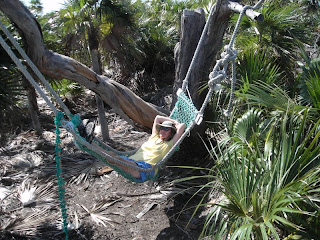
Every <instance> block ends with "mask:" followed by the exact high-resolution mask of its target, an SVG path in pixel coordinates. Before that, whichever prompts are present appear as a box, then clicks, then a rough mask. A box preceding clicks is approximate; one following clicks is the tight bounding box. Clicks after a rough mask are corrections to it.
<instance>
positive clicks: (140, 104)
mask: <svg viewBox="0 0 320 240" xmlns="http://www.w3.org/2000/svg"><path fill="white" fill-rule="evenodd" d="M0 10H1V11H2V12H3V13H4V14H5V15H6V16H7V17H8V18H9V19H10V20H11V21H12V22H13V23H14V24H15V26H16V27H17V28H18V29H19V30H20V31H19V32H21V36H22V38H23V39H24V43H25V44H26V46H27V47H26V49H28V51H27V54H28V56H29V57H30V58H31V60H32V61H33V63H34V64H35V65H36V66H37V67H38V69H39V70H40V71H41V72H42V73H43V74H46V75H48V76H50V77H52V78H55V79H63V78H65V79H69V80H71V81H75V82H78V83H79V84H81V85H84V86H85V87H87V88H88V89H91V90H92V91H93V92H95V93H97V94H98V95H99V96H100V97H101V98H102V100H103V101H104V102H106V103H107V104H108V105H109V106H110V107H111V108H113V110H114V111H115V112H116V113H118V114H119V115H120V116H121V117H122V118H123V119H124V120H126V121H127V122H128V123H130V124H131V125H135V123H138V124H139V125H142V126H144V127H147V128H151V127H152V124H153V120H154V118H155V116H156V115H157V114H162V113H161V110H160V108H157V107H155V106H153V105H151V104H149V103H147V102H145V101H143V100H142V99H141V98H140V97H138V96H137V95H135V94H134V93H133V92H132V91H130V90H129V89H128V88H127V87H125V86H123V85H121V84H119V83H117V82H115V81H112V80H111V79H109V78H107V77H106V76H102V75H98V74H96V73H95V72H93V71H92V70H91V69H89V68H88V67H86V66H85V65H83V64H81V63H79V62H77V61H75V60H74V59H72V58H69V57H67V56H64V55H61V54H58V53H55V52H52V51H50V50H48V49H47V48H46V47H45V45H44V42H43V37H42V32H41V29H40V27H39V23H38V22H37V20H36V19H35V18H34V16H33V15H32V14H31V12H30V11H29V10H28V9H27V8H26V7H25V6H24V5H23V4H22V3H21V2H20V1H18V0H0Z"/></svg>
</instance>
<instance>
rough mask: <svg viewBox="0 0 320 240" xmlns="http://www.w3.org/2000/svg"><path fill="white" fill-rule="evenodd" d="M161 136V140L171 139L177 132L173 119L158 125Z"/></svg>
mask: <svg viewBox="0 0 320 240" xmlns="http://www.w3.org/2000/svg"><path fill="white" fill-rule="evenodd" d="M157 129H158V133H159V137H160V139H161V140H164V141H170V140H171V139H172V138H173V136H174V135H175V134H176V127H175V125H174V123H173V122H171V121H164V122H163V123H160V124H158V125H157Z"/></svg>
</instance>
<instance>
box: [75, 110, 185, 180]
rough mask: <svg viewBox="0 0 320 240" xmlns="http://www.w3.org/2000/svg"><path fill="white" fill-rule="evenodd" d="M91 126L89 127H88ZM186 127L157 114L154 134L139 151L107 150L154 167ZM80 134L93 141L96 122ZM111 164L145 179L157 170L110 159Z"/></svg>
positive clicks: (130, 162)
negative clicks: (126, 155)
mask: <svg viewBox="0 0 320 240" xmlns="http://www.w3.org/2000/svg"><path fill="white" fill-rule="evenodd" d="M88 128H89V129H88ZM184 129H185V124H184V123H179V122H177V121H175V120H172V119H170V118H168V117H164V116H159V115H158V116H156V117H155V119H154V122H153V127H152V134H151V136H150V138H149V139H148V140H147V141H146V142H145V143H143V144H142V146H141V147H140V148H139V149H138V151H137V152H136V153H135V154H133V155H131V156H129V157H125V156H118V155H117V154H115V153H114V152H111V151H105V152H106V153H107V154H109V155H111V156H112V157H114V158H117V159H119V160H121V161H123V162H126V163H128V164H130V165H138V166H139V167H140V168H145V169H148V168H152V166H153V165H155V164H156V163H157V162H159V161H160V160H161V159H162V158H163V157H164V156H165V155H166V154H167V153H168V152H169V151H170V149H171V148H172V147H173V146H174V144H175V143H176V142H177V141H178V139H179V138H180V137H181V135H182V134H183V132H184ZM79 132H80V135H82V136H84V137H85V138H86V139H87V140H88V141H92V139H93V132H94V124H93V123H92V125H91V128H90V126H86V131H81V130H80V129H79ZM108 161H109V162H110V163H111V164H116V165H117V166H118V167H120V168H121V169H122V170H123V171H125V172H127V173H129V174H130V175H131V176H133V177H135V178H137V179H139V180H141V181H145V180H146V179H147V178H149V177H152V176H153V175H154V174H155V172H154V171H150V172H143V171H139V170H137V169H134V168H130V166H125V165H122V164H119V163H118V162H116V161H114V160H112V159H111V158H110V159H108Z"/></svg>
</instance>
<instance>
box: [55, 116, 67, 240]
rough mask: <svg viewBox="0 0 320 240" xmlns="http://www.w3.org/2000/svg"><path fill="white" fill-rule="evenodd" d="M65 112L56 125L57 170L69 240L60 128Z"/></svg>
mask: <svg viewBox="0 0 320 240" xmlns="http://www.w3.org/2000/svg"><path fill="white" fill-rule="evenodd" d="M63 116H64V114H63V112H60V111H58V113H57V115H56V117H55V119H54V123H55V125H56V147H55V150H56V156H55V160H56V168H57V174H56V175H57V179H58V194H59V200H60V209H61V215H62V219H63V231H64V233H65V235H66V240H68V223H67V208H66V201H65V191H66V190H65V188H64V186H65V182H64V180H63V178H62V168H61V151H62V148H61V147H60V143H61V139H60V129H59V128H60V127H61V120H62V118H63Z"/></svg>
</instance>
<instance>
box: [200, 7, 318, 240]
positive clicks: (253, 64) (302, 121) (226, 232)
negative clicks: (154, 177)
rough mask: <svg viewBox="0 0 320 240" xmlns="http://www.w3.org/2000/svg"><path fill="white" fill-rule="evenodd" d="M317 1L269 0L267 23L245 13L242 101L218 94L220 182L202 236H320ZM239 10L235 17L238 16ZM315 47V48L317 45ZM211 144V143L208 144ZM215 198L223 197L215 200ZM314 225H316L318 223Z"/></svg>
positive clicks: (215, 128) (240, 43) (214, 151)
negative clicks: (229, 103) (229, 105)
mask: <svg viewBox="0 0 320 240" xmlns="http://www.w3.org/2000/svg"><path fill="white" fill-rule="evenodd" d="M315 3H317V4H319V2H316V1H286V3H284V1H265V3H264V6H263V8H262V10H261V12H262V13H263V15H264V17H265V21H264V22H262V23H256V22H252V21H249V20H248V19H244V20H243V21H242V23H241V30H240V32H239V34H238V37H237V40H236V46H237V48H238V49H240V50H241V52H240V54H239V57H238V64H237V76H238V79H239V80H240V81H239V82H238V85H237V91H236V94H237V96H238V98H237V100H236V101H235V102H234V109H233V112H232V114H231V117H230V118H226V117H225V116H224V115H223V114H221V112H222V110H223V109H225V108H226V104H227V101H226V100H225V99H226V97H227V96H228V94H227V93H228V85H226V88H225V90H222V91H220V92H218V93H217V94H216V95H215V96H214V97H213V99H212V105H211V108H209V110H210V109H212V111H220V114H217V113H215V114H214V115H213V114H212V115H209V116H211V118H209V119H208V121H209V122H212V124H210V126H211V129H212V140H213V141H214V142H216V143H217V146H214V145H211V151H210V156H212V157H213V158H214V160H215V162H216V164H215V167H214V168H213V169H211V174H212V175H211V176H210V178H209V179H213V180H212V181H210V182H209V183H208V184H207V185H205V186H203V188H209V192H211V191H213V190H214V189H215V188H216V187H217V186H221V188H220V191H221V192H222V194H221V198H219V202H218V203H216V204H213V205H211V204H206V203H205V202H203V201H202V202H201V203H200V205H201V204H204V205H205V206H207V207H209V209H211V211H210V214H209V215H208V216H207V220H206V223H205V226H204V229H203V235H202V236H206V235H210V236H212V239H255V240H256V239H317V238H319V236H320V231H319V229H318V226H319V225H318V224H319V217H320V216H319V212H320V211H319V210H320V208H319V204H318V202H319V194H318V193H319V190H320V185H319V177H320V175H319V169H320V168H319V166H320V165H319V164H320V148H319V141H320V139H319V138H320V125H319V124H320V122H319V113H320V108H319V100H320V99H319V96H320V95H319V92H320V91H319V83H320V82H319V77H320V72H319V67H320V62H319V59H318V58H316V57H319V52H318V51H319V46H317V45H316V44H315V43H314V40H315V35H319V32H318V31H319V29H318V26H317V25H316V24H314V25H309V26H314V28H312V27H310V28H306V27H305V26H306V25H308V24H310V23H311V22H312V23H314V19H318V12H317V11H313V10H314V8H319V5H317V4H315ZM236 17H237V16H234V18H233V19H232V22H235V19H236ZM311 46H313V47H311ZM208 148H209V147H208ZM215 201H217V200H215ZM315 225H316V226H317V227H315Z"/></svg>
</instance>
